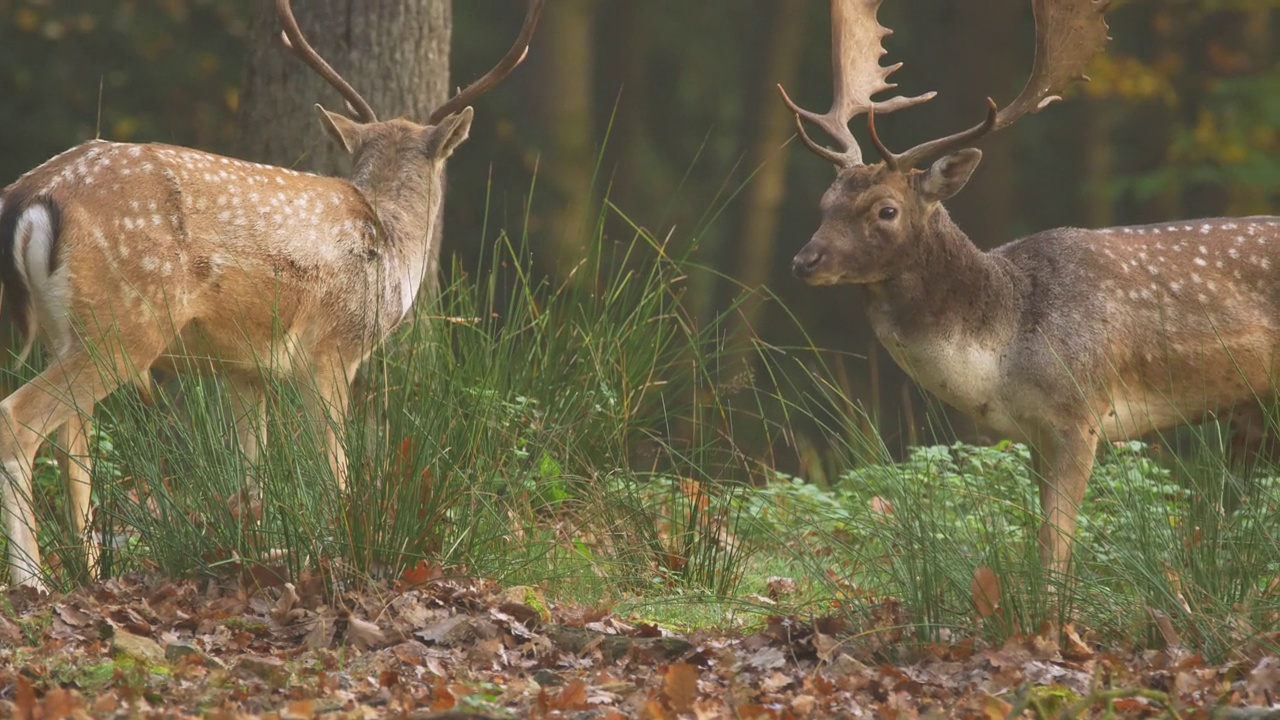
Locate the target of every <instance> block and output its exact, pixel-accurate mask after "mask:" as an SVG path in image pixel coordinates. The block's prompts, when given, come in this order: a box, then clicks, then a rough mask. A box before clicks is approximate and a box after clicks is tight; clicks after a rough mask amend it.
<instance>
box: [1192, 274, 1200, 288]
mask: <svg viewBox="0 0 1280 720" xmlns="http://www.w3.org/2000/svg"><path fill="white" fill-rule="evenodd" d="M1191 282H1193V283H1195V284H1197V285H1199V284H1200V282H1201V280H1200V273H1191Z"/></svg>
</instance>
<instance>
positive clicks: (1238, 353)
mask: <svg viewBox="0 0 1280 720" xmlns="http://www.w3.org/2000/svg"><path fill="white" fill-rule="evenodd" d="M1108 2H1109V0H1097V1H1095V0H1034V1H1033V9H1034V12H1035V17H1036V43H1035V48H1036V50H1035V58H1034V61H1033V66H1032V71H1031V76H1030V79H1029V80H1028V81H1027V84H1026V86H1025V87H1024V89H1023V90H1022V92H1021V93H1020V94H1019V95H1018V97H1017V98H1016V99H1015V100H1014V101H1013V102H1012V103H1011V104H1010V105H1009V106H1007V107H1006V108H1005V109H1003V110H1000V111H999V112H997V110H996V105H995V103H994V102H991V101H988V104H989V111H988V114H987V117H986V119H985V120H984V121H983V122H982V123H980V124H978V125H976V126H974V127H972V128H970V129H968V130H965V131H962V132H959V133H957V134H955V135H952V136H948V137H944V138H939V139H936V140H931V141H929V142H925V143H923V144H921V145H918V146H916V147H914V148H912V149H910V150H907V151H906V152H903V153H901V154H894V153H891V152H890V151H889V150H887V149H886V148H885V147H884V145H883V144H882V143H881V141H880V139H879V137H878V136H877V135H876V131H875V116H876V115H877V114H880V113H887V112H893V111H895V110H899V109H902V108H906V107H910V106H913V105H917V104H919V103H922V102H925V101H927V100H929V99H930V98H931V97H933V95H934V93H932V92H930V93H927V94H924V95H920V96H916V97H902V96H898V97H893V98H891V99H886V100H881V101H877V100H873V99H872V98H873V96H875V95H877V94H879V93H881V92H883V91H886V90H888V89H890V88H892V87H894V85H892V84H891V83H889V82H888V80H887V79H888V76H889V74H890V73H891V72H893V71H894V70H896V69H897V68H898V67H899V66H900V65H895V66H891V67H882V66H881V65H880V64H879V62H880V61H879V58H880V56H881V55H883V54H884V52H885V51H884V49H883V47H882V46H881V41H882V38H883V37H884V36H885V35H887V34H889V31H888V30H887V29H886V28H884V27H882V26H881V25H880V24H879V23H878V21H877V20H876V13H877V11H878V10H879V6H880V4H881V0H832V3H831V7H832V23H833V27H832V40H833V48H832V53H833V61H832V67H833V72H834V75H835V78H834V80H835V99H834V102H833V103H832V107H831V110H830V111H829V112H827V113H826V114H823V115H818V114H816V113H812V112H809V111H806V110H803V109H801V108H800V107H798V106H797V105H796V104H794V103H793V102H792V101H791V100H790V99H789V98H788V97H787V95H786V93H785V91H783V92H782V97H783V100H784V102H785V103H786V104H787V106H788V107H789V108H790V109H791V110H792V111H793V112H794V113H795V114H796V125H797V127H798V128H799V132H800V136H801V138H802V139H803V141H804V142H805V144H806V145H807V146H808V147H809V148H810V149H811V150H812V151H813V152H815V153H816V154H817V155H819V156H820V157H822V158H824V159H826V160H828V161H830V162H832V163H834V164H835V166H836V168H837V174H836V179H835V182H834V183H832V185H831V187H830V188H829V189H828V190H827V191H826V193H825V194H824V195H823V197H822V201H821V204H820V208H821V217H822V221H821V224H820V226H819V228H818V230H817V232H815V233H814V235H813V238H812V239H811V240H810V241H809V243H808V244H807V245H805V246H804V248H802V249H801V250H800V252H799V253H798V254H797V255H796V256H795V259H794V260H793V261H792V270H793V272H794V274H795V275H796V276H797V277H800V278H802V279H804V280H805V281H806V282H808V283H809V284H812V285H830V284H838V283H850V284H856V285H861V286H862V289H863V294H864V296H865V299H866V304H867V311H868V314H869V316H870V320H871V325H872V328H873V330H874V332H875V334H876V336H877V337H878V338H879V340H880V341H881V342H882V343H883V344H884V346H885V347H886V348H887V349H888V351H889V353H890V354H891V355H892V356H893V358H894V360H895V361H896V362H897V363H898V364H899V365H900V366H901V367H902V369H903V370H904V371H905V372H907V374H909V375H910V376H911V377H912V378H913V379H914V380H915V381H916V382H917V383H919V384H920V385H921V386H922V387H924V388H925V389H927V390H929V391H930V392H932V393H934V394H935V395H937V396H938V397H940V398H942V399H943V400H944V401H946V402H947V403H948V404H950V405H952V406H954V407H956V408H958V409H960V410H962V411H964V412H966V413H968V414H970V415H971V416H973V417H974V418H975V419H977V420H979V421H980V422H983V423H985V424H987V425H990V426H992V427H993V428H995V429H996V430H998V431H1000V432H1002V433H1005V434H1007V435H1008V436H1009V437H1011V438H1013V439H1017V440H1021V441H1025V442H1027V443H1028V444H1029V445H1030V447H1031V450H1032V457H1033V464H1034V470H1035V474H1036V476H1037V479H1038V483H1039V490H1040V503H1041V508H1042V510H1043V513H1044V521H1043V524H1042V526H1041V529H1040V533H1039V543H1040V554H1041V560H1042V563H1043V565H1044V566H1045V568H1046V569H1048V570H1050V571H1053V572H1063V571H1065V570H1066V567H1067V563H1068V560H1069V558H1070V552H1071V537H1072V533H1073V532H1074V530H1075V526H1076V518H1077V513H1078V511H1079V508H1080V503H1081V501H1082V500H1083V498H1084V493H1085V486H1086V484H1087V483H1088V480H1089V476H1090V474H1091V472H1092V469H1093V464H1094V459H1095V453H1096V450H1097V447H1098V443H1099V441H1100V440H1101V439H1107V440H1116V439H1122V438H1126V437H1133V436H1137V435H1142V434H1144V433H1147V432H1150V431H1153V430H1158V429H1163V428H1168V427H1171V426H1175V425H1179V424H1183V423H1196V422H1200V421H1202V420H1205V419H1207V418H1209V417H1213V416H1217V415H1221V414H1223V413H1230V412H1233V411H1235V412H1247V413H1252V412H1257V411H1258V405H1257V403H1258V402H1259V401H1260V400H1266V399H1268V398H1272V397H1273V396H1274V394H1275V393H1274V376H1275V372H1276V371H1277V370H1280V365H1278V363H1277V358H1278V355H1277V351H1280V218H1270V217H1250V218H1241V219H1208V220H1189V221H1179V222H1171V223H1162V224H1155V225H1145V226H1140V227H1115V228H1103V229H1097V230H1085V229H1077V228H1059V229H1055V230H1047V231H1044V232H1040V233H1037V234H1035V235H1031V236H1029V237H1025V238H1022V239H1020V240H1015V241H1013V242H1011V243H1009V244H1007V245H1004V246H1002V247H999V248H996V249H994V250H992V251H990V252H985V253H984V252H982V251H980V250H979V249H978V248H977V247H976V246H975V245H974V244H973V243H972V242H971V241H970V240H969V238H968V237H967V236H966V235H965V234H964V232H963V231H962V230H961V229H960V228H959V227H957V226H956V224H955V223H954V222H952V220H951V218H950V217H949V216H948V214H947V211H946V209H945V208H944V207H943V206H942V203H943V201H945V200H947V199H948V198H950V197H952V196H953V195H955V194H956V193H957V192H959V191H960V189H961V188H962V187H964V185H965V183H966V182H967V181H968V179H969V177H970V175H971V174H972V173H973V172H974V170H975V169H976V168H977V166H978V162H979V160H980V159H981V157H982V155H981V152H980V151H978V150H976V149H972V148H967V147H966V146H968V145H970V144H972V143H973V142H974V141H976V140H977V139H978V138H980V137H981V136H982V135H984V134H985V133H987V132H990V131H993V130H999V129H1001V128H1004V127H1007V126H1008V125H1010V124H1012V123H1013V122H1014V121H1016V120H1017V119H1018V118H1020V117H1022V116H1023V115H1025V114H1027V113H1028V112H1035V111H1036V110H1039V109H1041V108H1043V107H1044V106H1045V105H1047V104H1048V103H1049V102H1051V101H1052V100H1055V99H1057V97H1058V96H1059V95H1060V94H1061V93H1062V92H1063V91H1064V90H1065V89H1066V87H1067V86H1068V85H1069V84H1070V83H1071V82H1072V81H1074V80H1076V79H1080V78H1083V70H1084V67H1085V64H1086V62H1087V61H1088V60H1089V59H1090V58H1091V57H1092V56H1093V55H1094V54H1096V53H1097V52H1099V51H1100V50H1101V48H1102V46H1103V45H1104V44H1105V42H1106V40H1107V36H1106V32H1107V26H1106V23H1105V21H1104V19H1103V13H1104V12H1105V10H1106V6H1107V4H1108ZM779 90H780V91H781V88H779ZM862 114H866V115H867V116H868V126H869V131H870V137H871V140H872V142H873V144H874V145H875V147H876V150H877V151H878V153H879V155H880V157H881V161H880V162H877V163H874V164H867V163H864V162H863V160H862V153H861V150H860V148H859V147H858V144H857V142H856V140H855V139H854V137H853V135H852V133H851V132H850V131H849V128H848V122H849V121H850V120H851V119H853V118H854V117H856V116H858V115H862ZM802 120H808V121H810V122H813V123H814V124H816V125H818V126H819V127H821V128H823V130H825V131H826V132H827V133H828V134H829V135H830V136H831V137H832V138H833V139H834V140H835V141H836V143H837V144H838V146H839V148H838V150H832V149H830V148H827V147H825V146H822V145H820V144H818V143H816V142H814V141H813V140H812V139H811V138H809V136H808V135H807V134H806V133H805V129H804V125H803V123H802ZM935 158H936V161H934V162H933V164H932V165H931V166H930V167H929V168H928V169H927V170H918V169H915V168H916V166H918V165H921V164H922V163H924V162H926V161H929V160H933V159H935ZM1273 264H1275V267H1273Z"/></svg>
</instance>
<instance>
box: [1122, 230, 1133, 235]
mask: <svg viewBox="0 0 1280 720" xmlns="http://www.w3.org/2000/svg"><path fill="white" fill-rule="evenodd" d="M1131 233H1133V228H1124V234H1125V235H1129V234H1131Z"/></svg>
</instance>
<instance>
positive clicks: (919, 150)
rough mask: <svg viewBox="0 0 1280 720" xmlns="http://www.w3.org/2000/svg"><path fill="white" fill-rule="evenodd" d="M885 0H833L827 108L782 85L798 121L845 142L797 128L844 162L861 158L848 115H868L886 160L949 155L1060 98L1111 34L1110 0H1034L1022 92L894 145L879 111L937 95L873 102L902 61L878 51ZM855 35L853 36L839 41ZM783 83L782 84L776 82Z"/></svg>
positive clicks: (906, 162) (904, 162)
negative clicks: (957, 125) (919, 139)
mask: <svg viewBox="0 0 1280 720" xmlns="http://www.w3.org/2000/svg"><path fill="white" fill-rule="evenodd" d="M881 1H882V0H831V22H832V41H833V42H832V61H831V62H832V67H833V70H834V75H835V77H834V82H835V95H836V99H835V102H834V103H833V104H832V108H831V110H830V111H829V112H828V113H827V114H826V115H816V114H814V113H811V112H809V111H807V110H804V109H803V108H800V107H799V106H797V105H795V103H793V102H791V99H790V98H788V97H787V95H786V93H785V92H783V93H782V97H783V101H784V102H786V104H787V107H789V108H791V110H792V112H794V113H795V114H796V124H797V125H800V124H801V119H805V120H809V121H810V122H813V123H814V124H817V125H819V126H820V127H822V128H823V129H824V130H826V132H827V134H828V135H830V136H831V137H832V138H833V139H835V140H836V142H837V143H838V144H841V145H843V146H844V147H845V151H844V152H843V153H836V152H833V151H831V150H829V149H828V148H825V147H822V146H821V145H818V144H817V143H814V142H813V141H812V140H811V139H810V138H809V136H808V135H807V134H806V133H805V131H804V130H803V128H801V130H800V136H801V138H802V139H803V140H804V141H805V144H806V145H808V146H809V148H810V149H811V150H813V151H814V152H815V153H816V154H817V155H818V156H819V157H822V158H824V159H826V160H828V161H830V162H832V163H835V164H836V165H837V166H839V167H849V166H853V165H861V164H863V163H862V153H861V151H860V150H859V149H858V146H857V143H856V142H855V141H854V139H853V134H852V133H851V132H850V131H849V127H848V121H849V120H850V119H852V118H854V117H856V116H858V115H860V114H864V113H865V114H867V115H868V125H869V126H870V131H871V139H872V142H873V143H874V144H875V146H876V150H877V152H879V153H880V156H881V158H883V160H884V162H885V164H886V165H888V166H889V167H892V168H902V169H909V168H912V167H915V166H916V165H919V164H920V163H922V162H924V161H926V160H929V159H932V158H935V157H938V156H941V155H945V154H946V153H948V152H950V151H951V150H954V149H957V148H960V147H965V146H967V145H970V144H972V143H973V142H975V141H976V140H978V139H979V138H981V137H982V136H983V135H985V134H987V133H988V132H992V131H994V130H1001V129H1003V128H1006V127H1008V126H1010V125H1012V124H1013V123H1014V122H1016V121H1017V120H1018V119H1019V118H1021V117H1022V116H1023V115H1026V114H1027V113H1031V112H1037V111H1039V110H1040V109H1042V108H1044V107H1045V106H1046V105H1048V104H1049V103H1051V102H1053V101H1054V100H1058V99H1061V97H1062V93H1063V92H1065V91H1066V88H1067V86H1069V85H1070V84H1071V83H1072V82H1074V81H1076V80H1088V77H1087V76H1086V75H1085V74H1084V68H1085V65H1087V64H1088V62H1089V59H1090V58H1092V57H1093V56H1094V55H1095V54H1097V53H1098V52H1099V51H1100V50H1101V49H1102V46H1103V45H1104V44H1106V41H1107V40H1108V37H1107V23H1106V20H1105V19H1104V17H1103V15H1104V13H1105V12H1106V10H1107V7H1108V6H1110V4H1111V0H1032V10H1033V11H1034V13H1035V20H1036V52H1035V60H1034V61H1033V63H1032V66H1031V76H1030V78H1028V80H1027V84H1026V85H1025V86H1024V87H1023V88H1022V92H1021V93H1019V94H1018V97H1017V98H1015V99H1014V101H1013V102H1012V103H1010V104H1009V105H1008V107H1006V108H1004V109H1003V110H1000V111H998V112H997V108H996V104H995V102H994V101H992V100H991V99H990V98H988V99H987V116H986V118H985V119H984V120H983V121H982V122H980V123H978V124H977V125H974V126H973V127H971V128H969V129H967V130H963V131H961V132H958V133H955V134H954V135H948V136H946V137H942V138H937V139H934V140H929V141H927V142H923V143H921V144H919V145H916V146H915V147H913V148H911V149H909V150H907V151H905V152H902V153H899V154H895V153H892V152H890V151H889V150H888V148H886V147H885V146H884V144H883V143H881V142H880V138H879V136H878V135H877V134H876V131H875V115H876V113H885V112H892V111H894V110H898V109H901V108H903V107H909V106H911V105H917V104H919V103H922V102H925V101H927V100H929V99H930V98H932V97H933V96H934V95H935V93H932V92H929V93H925V94H924V95H919V96H916V97H914V98H903V97H895V98H893V99H891V100H888V101H885V102H875V101H873V100H871V96H872V95H875V94H876V93H879V92H882V91H884V90H887V89H889V88H892V87H894V85H892V84H890V83H888V82H886V78H887V77H888V75H889V73H891V72H893V71H894V70H897V69H898V68H899V67H901V66H902V63H898V64H896V65H892V66H890V67H887V68H885V67H880V65H879V58H880V56H881V55H883V54H884V52H885V51H884V48H883V47H881V46H880V38H882V37H884V36H885V35H888V34H889V33H890V32H891V31H890V30H888V29H886V28H884V27H882V26H881V25H880V24H879V23H878V22H877V21H876V17H875V14H876V11H877V10H879V8H880V3H881ZM841 38H854V39H855V41H854V42H848V41H843V42H842V41H841ZM778 89H779V91H781V90H782V88H781V86H779V88H778Z"/></svg>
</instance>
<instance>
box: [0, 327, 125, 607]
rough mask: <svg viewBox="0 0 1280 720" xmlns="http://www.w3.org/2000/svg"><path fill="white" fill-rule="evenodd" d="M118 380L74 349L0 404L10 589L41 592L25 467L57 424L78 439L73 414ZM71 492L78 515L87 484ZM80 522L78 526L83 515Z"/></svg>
mask: <svg viewBox="0 0 1280 720" xmlns="http://www.w3.org/2000/svg"><path fill="white" fill-rule="evenodd" d="M118 378H119V374H118V373H111V372H110V371H109V370H104V369H103V368H99V367H97V365H96V364H95V361H94V359H93V358H91V357H90V356H89V354H88V353H87V352H85V351H84V350H83V349H82V348H75V349H73V350H71V351H70V352H69V353H66V354H65V355H64V357H62V358H57V359H55V360H54V361H53V363H52V364H51V365H50V366H49V367H48V368H45V370H44V371H43V372H41V373H40V374H39V375H37V376H36V377H35V378H34V379H32V380H31V381H30V382H28V383H27V384H25V385H23V386H22V387H20V388H18V389H17V390H16V391H14V393H13V394H12V395H10V396H9V397H7V398H5V399H4V402H0V462H3V473H4V476H5V477H3V478H0V500H2V501H3V506H4V531H5V535H6V537H7V538H8V541H9V580H10V582H12V583H13V584H15V585H30V586H33V587H38V588H43V587H44V582H43V580H42V579H41V576H40V547H39V545H38V544H37V541H36V534H35V510H34V508H33V506H32V496H31V463H32V460H33V459H34V457H35V454H36V450H38V449H39V448H40V444H41V442H43V440H44V438H46V437H48V435H49V433H50V432H51V431H52V430H54V429H55V428H58V427H60V426H63V425H68V424H70V425H72V426H74V428H76V429H77V430H76V431H75V432H73V434H74V435H79V436H81V437H83V433H81V432H78V429H79V428H80V422H79V421H78V420H77V419H76V418H77V416H78V414H79V413H80V412H82V411H83V410H84V409H85V408H92V407H93V406H94V404H95V403H97V401H99V400H101V399H102V398H103V397H104V396H106V394H107V393H109V392H110V391H111V390H113V389H114V388H115V387H116V385H118V384H119V380H118ZM85 429H86V430H87V428H85ZM79 442H80V441H79V440H77V441H75V442H73V443H72V444H73V445H77V444H78V443H79ZM68 449H70V448H68ZM77 492H78V493H79V494H78V495H77V496H76V499H73V501H72V507H73V508H75V509H76V510H79V509H81V508H82V507H87V505H88V482H87V480H85V481H84V483H83V485H81V486H80V487H79V488H78V489H77ZM82 502H83V505H81V503H82ZM77 514H79V513H78V512H77ZM86 514H87V512H86ZM81 517H82V521H83V518H84V515H81Z"/></svg>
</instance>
